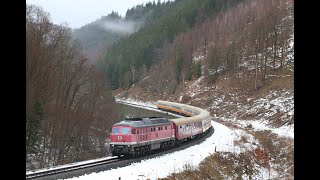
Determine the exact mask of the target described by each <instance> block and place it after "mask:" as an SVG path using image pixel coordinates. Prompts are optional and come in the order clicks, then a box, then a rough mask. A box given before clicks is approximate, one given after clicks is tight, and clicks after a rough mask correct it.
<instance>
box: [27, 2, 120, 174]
mask: <svg viewBox="0 0 320 180" xmlns="http://www.w3.org/2000/svg"><path fill="white" fill-rule="evenodd" d="M49 19H50V18H49V14H48V13H46V12H44V11H43V10H42V9H41V8H39V7H37V6H33V5H27V6H26V169H27V170H28V169H38V168H44V167H50V166H54V165H60V164H64V163H71V162H75V161H80V160H84V159H91V158H94V157H101V156H104V155H105V154H106V149H105V145H104V143H105V140H106V138H107V136H108V133H107V130H108V129H110V126H111V125H112V124H114V121H116V120H117V119H118V117H119V113H118V109H117V105H116V103H115V101H114V99H113V97H112V95H111V91H110V89H109V88H108V86H107V80H106V78H105V76H104V75H103V74H102V73H101V72H99V71H98V70H97V69H96V68H95V67H94V66H89V65H88V64H87V60H86V59H85V58H84V56H83V54H82V52H81V48H80V45H79V44H78V43H77V42H75V41H73V40H72V34H71V33H72V32H71V29H70V28H68V27H64V26H58V25H55V24H53V23H52V22H51V21H50V20H49Z"/></svg>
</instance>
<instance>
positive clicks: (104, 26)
mask: <svg viewBox="0 0 320 180" xmlns="http://www.w3.org/2000/svg"><path fill="white" fill-rule="evenodd" d="M170 4H172V3H171V2H170V1H167V2H163V3H161V2H160V1H158V2H157V3H155V1H153V2H148V3H146V4H145V5H142V4H140V5H136V6H134V7H132V8H130V9H128V10H127V12H126V15H125V17H121V16H120V15H119V14H118V13H117V12H114V11H113V12H111V13H110V14H108V15H106V16H103V17H101V18H100V19H98V20H96V21H94V22H92V23H89V24H87V25H84V26H83V27H81V28H79V29H75V30H74V32H73V37H74V38H75V39H78V40H79V42H80V44H81V45H82V47H83V49H84V53H85V55H86V56H87V57H88V58H89V61H90V63H95V62H96V61H97V60H100V59H102V56H104V55H105V51H106V49H108V48H109V47H110V46H112V45H113V43H115V42H117V41H118V40H120V39H121V38H122V37H124V38H125V37H127V36H128V35H130V34H132V33H134V32H136V31H138V30H139V29H140V28H142V27H145V26H150V25H151V24H153V23H154V22H156V21H157V19H159V18H160V17H161V16H163V15H164V14H166V13H167V11H168V9H167V8H164V7H167V6H170Z"/></svg>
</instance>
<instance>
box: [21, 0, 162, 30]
mask: <svg viewBox="0 0 320 180" xmlns="http://www.w3.org/2000/svg"><path fill="white" fill-rule="evenodd" d="M153 1H155V2H157V1H158V0H26V3H27V4H34V5H37V6H40V7H42V8H43V10H44V11H46V12H48V13H50V17H51V21H52V22H53V23H55V24H61V23H67V24H68V25H69V27H71V28H80V27H81V26H83V25H85V24H88V23H90V22H92V21H94V20H97V19H99V18H100V17H101V16H105V15H108V14H109V13H111V12H112V11H116V12H118V13H119V14H120V15H121V16H125V13H126V11H127V10H128V9H129V8H131V7H133V6H135V5H138V4H146V3H147V2H153ZM163 1H167V0H161V2H163Z"/></svg>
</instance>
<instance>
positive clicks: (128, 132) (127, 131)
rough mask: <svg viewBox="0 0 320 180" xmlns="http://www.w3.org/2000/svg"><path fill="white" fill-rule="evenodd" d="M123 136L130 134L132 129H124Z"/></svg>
mask: <svg viewBox="0 0 320 180" xmlns="http://www.w3.org/2000/svg"><path fill="white" fill-rule="evenodd" d="M122 134H130V128H122Z"/></svg>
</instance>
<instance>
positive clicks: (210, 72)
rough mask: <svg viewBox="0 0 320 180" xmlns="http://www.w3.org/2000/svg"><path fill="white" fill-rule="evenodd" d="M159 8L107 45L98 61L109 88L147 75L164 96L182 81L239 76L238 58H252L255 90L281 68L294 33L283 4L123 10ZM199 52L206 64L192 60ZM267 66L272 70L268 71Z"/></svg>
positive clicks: (211, 0) (207, 0)
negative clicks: (134, 29)
mask: <svg viewBox="0 0 320 180" xmlns="http://www.w3.org/2000/svg"><path fill="white" fill-rule="evenodd" d="M158 6H159V7H160V8H159V9H163V10H162V11H157V12H158V14H161V13H162V12H163V14H162V15H160V16H157V15H155V16H152V17H153V21H152V22H153V23H149V24H148V25H146V26H144V27H143V28H141V29H140V30H139V31H137V32H135V33H133V34H131V35H129V36H128V37H125V38H122V39H120V40H119V41H118V42H116V43H115V44H114V45H113V46H112V47H109V48H108V49H107V50H106V51H107V52H106V55H105V57H103V58H102V61H100V62H99V63H98V66H99V68H101V69H103V70H104V72H105V73H106V75H107V76H108V77H109V79H110V81H111V84H112V88H113V89H117V88H129V87H130V86H131V85H132V84H133V83H136V82H138V81H139V80H142V79H144V78H146V77H147V76H148V75H150V73H151V74H154V78H151V77H150V78H148V80H147V81H145V82H143V83H144V84H147V85H145V86H146V87H148V88H149V90H152V91H154V92H157V91H158V92H159V91H160V92H161V91H162V92H163V89H162V88H164V87H168V86H169V87H168V88H169V89H170V92H171V93H174V92H175V91H176V89H177V88H178V86H179V85H180V84H182V83H183V82H184V81H185V80H191V79H193V78H197V77H200V76H201V75H205V77H206V79H207V81H208V82H209V83H214V81H215V78H216V77H217V76H218V74H219V72H220V73H221V72H225V70H230V71H228V73H230V74H231V76H233V77H234V78H240V77H241V73H240V70H242V69H243V64H241V63H242V60H243V59H245V60H248V59H250V61H251V60H252V59H253V60H252V62H251V63H253V65H254V66H255V69H256V73H255V76H256V77H255V80H254V83H255V85H254V88H255V89H258V87H259V86H260V85H261V84H262V83H263V82H264V80H265V79H266V75H267V74H268V72H269V70H271V69H272V70H276V68H279V67H278V66H276V64H277V63H276V62H279V63H280V64H281V65H280V68H282V67H283V66H285V63H284V57H285V56H286V54H287V53H288V52H286V50H287V48H286V47H288V43H287V39H288V38H290V36H291V35H292V34H293V18H287V19H283V18H284V17H287V16H288V13H289V12H293V11H292V9H293V6H292V4H291V5H289V4H288V1H286V0H285V1H276V0H270V1H264V0H240V1H237V0H226V1H221V0H204V1H196V0H180V1H175V2H171V3H162V4H161V3H159V4H158V5H157V4H155V3H154V4H152V3H150V4H149V6H148V5H146V6H139V8H133V9H131V10H130V11H129V10H128V12H135V11H137V10H138V9H141V8H144V9H149V8H152V7H158ZM145 11H147V10H145ZM128 12H127V15H130V13H128ZM132 14H134V13H132ZM199 51H202V52H203V53H202V55H203V56H204V59H205V60H204V61H197V62H196V61H194V56H195V54H194V52H199ZM252 56H255V58H252ZM269 63H271V64H272V67H267V66H268V64H269ZM168 64H171V66H169V68H168V66H167V65H168ZM220 70H224V71H220ZM154 72H156V73H154ZM158 77H162V78H158ZM247 77H249V76H247ZM148 81H149V82H148ZM162 81H166V82H162ZM248 81H250V82H253V81H252V80H251V79H250V80H249V79H248ZM164 83H168V84H167V85H168V86H164Z"/></svg>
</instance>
